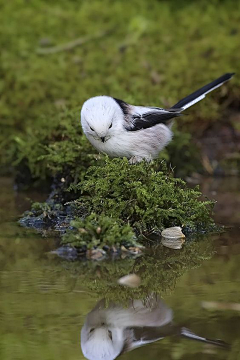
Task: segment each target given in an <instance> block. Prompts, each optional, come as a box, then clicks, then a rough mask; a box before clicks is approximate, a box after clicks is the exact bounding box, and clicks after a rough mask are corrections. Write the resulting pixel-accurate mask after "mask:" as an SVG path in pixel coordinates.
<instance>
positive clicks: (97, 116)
mask: <svg viewBox="0 0 240 360" xmlns="http://www.w3.org/2000/svg"><path fill="white" fill-rule="evenodd" d="M123 121H124V114H123V112H122V110H121V108H120V106H119V105H118V103H117V102H116V101H115V100H114V99H113V98H112V97H110V96H96V97H93V98H90V99H88V100H87V101H85V103H84V104H83V107H82V110H81V124H82V128H83V131H84V133H85V134H86V136H87V137H93V138H94V139H95V140H99V141H101V142H103V143H104V142H106V141H107V140H109V139H110V138H111V137H112V136H114V135H115V134H116V133H118V132H119V130H120V129H122V124H123Z"/></svg>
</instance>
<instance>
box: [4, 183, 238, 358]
mask: <svg viewBox="0 0 240 360" xmlns="http://www.w3.org/2000/svg"><path fill="white" fill-rule="evenodd" d="M0 186H1V193H0V204H1V207H0V218H1V221H0V359H1V360H15V359H16V360H18V359H19V360H23V359H24V360H28V359H31V360H32V359H35V360H40V359H41V360H43V359H44V360H53V359H64V360H65V359H69V360H76V359H83V358H84V357H83V354H82V351H81V346H80V333H81V329H82V327H83V324H84V322H85V316H86V315H87V314H88V313H89V312H90V311H92V309H93V308H94V307H95V306H96V304H97V303H98V301H100V300H101V299H102V298H103V297H104V296H105V294H107V291H108V290H107V287H106V284H107V286H109V289H110V291H109V293H111V286H112V283H114V284H115V278H114V276H116V273H117V272H118V271H119V275H122V273H123V270H122V268H121V267H120V265H118V266H117V267H115V270H114V271H115V273H114V275H113V273H112V272H111V264H109V265H108V266H109V268H108V279H107V282H106V281H105V283H104V284H105V285H104V286H105V288H103V289H102V290H101V289H97V284H98V282H99V281H100V279H102V277H103V275H102V274H103V270H102V269H101V266H100V265H96V264H95V265H93V271H92V272H91V279H89V283H90V282H92V283H93V284H95V288H96V289H97V290H91V289H90V287H89V286H88V277H87V275H86V277H85V278H84V279H83V277H82V276H81V273H78V272H77V271H76V269H75V270H74V271H73V269H71V264H70V265H68V264H66V262H62V261H61V260H60V259H57V258H53V257H52V256H51V255H49V253H48V252H49V251H50V250H51V249H54V248H55V246H56V240H55V239H49V238H41V237H40V236H39V235H38V234H36V233H34V232H32V231H29V230H25V229H23V228H20V227H19V226H18V225H17V224H16V222H15V220H16V218H17V217H18V216H19V214H20V213H21V212H22V211H23V210H25V209H26V208H28V207H29V206H30V202H29V200H28V199H27V198H29V197H32V198H34V199H35V200H36V199H37V200H41V196H40V195H39V194H37V193H35V194H34V193H31V194H26V193H25V194H16V193H14V191H13V190H12V188H13V187H12V183H11V180H9V179H1V181H0ZM202 190H203V192H204V193H205V194H206V195H208V196H209V197H211V198H214V199H217V201H218V202H217V204H216V211H215V219H216V220H217V221H218V222H220V223H222V224H225V225H227V226H232V228H229V230H228V231H227V232H226V233H223V234H221V235H219V236H217V237H216V236H215V237H214V238H212V239H205V240H202V241H200V242H199V245H198V244H195V245H194V244H191V243H190V242H189V244H186V245H184V247H183V249H182V250H171V249H166V248H165V249H164V248H163V247H161V248H160V251H159V252H157V253H156V254H155V255H154V256H155V258H152V261H151V255H149V258H148V259H149V264H148V267H146V273H147V272H148V278H147V277H146V279H144V281H145V289H144V291H143V292H142V299H141V300H143V302H141V301H138V302H137V300H138V299H137V298H136V293H134V295H133V294H131V290H126V293H127V294H125V293H124V292H123V290H122V288H121V291H119V292H118V293H117V295H116V296H115V302H113V303H111V305H110V307H109V308H108V311H107V312H106V310H104V308H102V307H103V305H101V304H102V303H103V302H101V303H100V309H99V308H97V309H95V310H94V311H93V312H92V313H91V315H90V317H89V318H88V321H90V323H91V324H90V325H89V324H88V322H86V324H85V328H84V329H85V330H83V331H86V333H88V331H90V330H92V329H94V330H92V332H91V333H92V334H94V332H95V335H96V336H95V338H96V337H97V336H98V337H100V338H104V337H105V336H107V337H108V336H111V337H112V339H113V341H114V340H115V336H116V334H115V332H116V331H117V330H118V335H117V336H118V338H119V339H120V338H121V340H119V343H118V344H117V345H116V347H115V351H116V352H117V351H118V347H121V346H122V344H123V343H125V350H130V349H134V350H133V351H130V352H126V353H124V354H123V355H121V358H122V359H140V360H141V359H146V358H147V359H158V360H159V359H172V360H179V359H195V360H199V359H206V360H209V359H229V360H233V359H234V360H239V359H240V235H239V230H240V228H239V227H240V179H238V178H228V179H227V178H226V179H217V180H213V179H209V180H208V179H207V180H205V181H204V183H203V184H202ZM209 244H210V245H211V246H210V248H209V250H208V251H205V250H204V249H205V248H206V247H208V246H209ZM175 254H185V255H186V256H185V257H184V256H182V257H181V255H175ZM164 256H168V258H169V259H170V260H169V262H167V263H166V262H164V266H163V265H161V266H162V267H165V268H164V271H165V272H163V273H162V274H163V275H161V276H162V278H161V277H158V276H160V275H159V274H158V273H160V272H161V270H162V269H161V266H160V265H159V266H158V265H157V264H158V262H157V258H159V259H160V258H161V257H164ZM187 256H189V258H187ZM186 258H187V259H188V262H191V266H188V264H187V263H186ZM196 259H198V260H196ZM160 264H163V262H161V263H160ZM153 265H154V266H155V265H156V266H155V270H154V271H153V270H152V268H151V266H153ZM81 266H82V265H81ZM86 266H88V265H86ZM149 266H150V269H151V270H150V271H148V269H149ZM166 266H167V270H166ZM176 269H177V270H176ZM88 274H89V272H88ZM93 274H95V277H94V279H95V280H94V279H93ZM175 275H176V276H175ZM142 276H143V278H144V274H142ZM174 276H175V277H174ZM156 279H157V281H159V287H158V283H156ZM158 279H162V280H158ZM83 280H84V281H83ZM168 282H169V283H168ZM153 284H154V286H155V289H158V290H160V291H159V293H161V289H163V288H164V291H162V299H161V300H160V297H159V296H158V297H157V296H155V295H154V294H153V293H152V288H151V286H153ZM163 285H164V286H163ZM168 285H169V289H168ZM148 286H149V290H151V291H148ZM92 288H94V286H92ZM95 288H94V289H95ZM114 289H116V287H115V288H114ZM114 289H113V291H115V290H114ZM118 296H119V299H117V297H118ZM124 296H126V299H127V298H128V297H129V300H126V299H125V300H126V301H125V307H124V306H122V305H121V304H120V305H117V300H119V303H121V302H122V298H123V297H124ZM131 297H132V299H130V298H131ZM133 298H134V299H135V301H134V300H133ZM106 323H108V325H106ZM88 326H89V328H88ZM104 327H105V328H106V327H107V330H106V334H105V333H104V330H103V329H104ZM97 328H98V330H96V329H97ZM183 328H187V329H190V330H191V331H192V332H193V333H194V334H197V335H199V336H202V337H204V338H209V339H214V340H216V339H221V340H222V341H224V342H225V343H228V344H231V348H230V349H226V348H224V347H221V346H213V345H211V344H207V343H204V342H200V341H197V340H191V339H189V338H183V337H181V336H179V334H180V332H181V329H183ZM116 329H117V330H116ZM96 331H98V333H96ZM108 331H110V332H108ZM85 335H86V334H85ZM170 335H171V336H170ZM83 336H84V333H83ZM161 337H162V338H163V339H161V340H158V341H154V340H156V339H158V338H161ZM97 341H98V342H97V343H96V342H95V343H94V342H92V344H91V345H90V351H91V350H92V352H94V351H95V352H96V349H95V348H94V347H96V348H97V349H99V356H97V357H95V358H96V359H97V358H99V359H111V358H113V357H112V356H111V354H112V352H111V351H110V350H109V348H108V349H107V350H106V349H105V350H106V351H105V350H104V351H105V353H106V352H107V351H109V355H106V356H105V357H101V354H102V353H103V352H104V351H103V349H102V348H103V345H102V343H101V342H99V340H97ZM141 341H142V345H143V344H144V343H149V342H150V341H154V342H152V343H149V344H148V345H145V346H140V347H137V346H139V345H141V344H140V342H141Z"/></svg>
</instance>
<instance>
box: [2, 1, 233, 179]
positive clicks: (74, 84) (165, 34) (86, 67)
mask: <svg viewBox="0 0 240 360" xmlns="http://www.w3.org/2000/svg"><path fill="white" fill-rule="evenodd" d="M239 6H240V5H239V4H238V2H236V1H231V0H228V1H220V0H212V1H211V2H210V1H207V0H203V1H199V2H191V1H177V0H171V1H155V0H154V1H152V2H151V3H148V2H147V1H145V0H138V1H131V2H129V1H126V0H123V1H114V2H112V1H109V0H103V1H99V0H94V1H91V2H88V1H81V2H76V1H68V2H66V1H63V0H60V1H58V2H56V1H51V2H48V1H46V0H34V1H31V2H29V3H26V2H25V1H24V0H18V1H14V2H5V3H4V4H2V7H1V13H0V20H1V35H0V45H1V55H0V56H1V63H0V74H1V81H0V91H1V102H0V118H1V133H0V158H1V160H0V161H1V168H0V169H1V170H2V171H5V172H6V171H7V170H8V171H9V169H10V170H14V169H16V167H18V168H19V167H20V173H21V177H23V175H25V174H26V173H27V172H29V171H30V174H31V176H32V178H35V179H36V178H39V176H42V177H43V176H52V175H53V173H52V169H54V170H62V168H65V169H67V170H66V171H68V166H69V164H73V163H74V162H75V160H78V164H79V161H80V160H81V161H85V163H86V162H88V166H89V165H90V164H91V162H90V159H91V154H92V153H94V150H93V149H91V148H90V146H89V145H88V144H87V142H86V141H85V140H84V139H78V137H79V134H80V131H79V112H80V108H81V105H82V104H83V102H84V101H85V100H86V99H87V98H89V97H92V96H95V95H101V94H105V95H111V96H115V97H117V98H120V99H123V100H126V101H128V102H130V103H135V104H139V105H141V104H142V105H147V104H148V105H153V106H165V107H169V106H171V105H172V104H174V103H176V102H177V101H178V100H179V99H180V98H182V97H184V96H186V95H188V94H189V93H191V92H192V91H194V90H195V89H197V88H199V87H200V86H202V85H204V84H205V83H208V82H209V81H211V80H213V79H214V78H217V77H219V76H220V75H222V74H223V73H225V72H236V73H237V74H239V73H240V71H239V68H240V63H239V56H238V54H239V32H240V15H239V14H240V11H239V10H240V9H239ZM136 9H137V12H136ZM9 19H11V21H9ZM229 19H231V20H229ZM86 36H87V37H88V38H87V39H88V40H87V41H86ZM96 36H97V38H96ZM91 37H92V40H91ZM79 38H80V39H83V40H84V41H83V42H82V45H79V46H75V47H72V48H71V49H69V48H68V47H66V46H65V47H64V46H63V47H62V48H61V47H60V50H61V51H52V49H53V50H54V49H55V50H56V47H57V49H59V48H58V46H59V45H60V46H61V45H66V44H68V43H69V42H70V43H71V42H72V41H73V40H76V39H79ZM80 43H81V41H80ZM239 79H240V77H239V76H236V77H235V78H234V79H233V80H232V81H231V83H230V84H227V85H226V86H224V87H222V88H221V89H218V90H216V91H215V92H214V93H213V94H211V96H209V97H208V98H206V99H205V100H204V101H202V102H201V103H200V104H198V105H196V106H195V107H193V108H192V109H191V111H189V112H188V115H187V116H184V117H182V118H181V119H179V121H177V123H178V129H180V130H181V131H180V132H179V130H178V131H177V132H176V130H175V133H176V136H175V138H174V141H173V143H172V145H171V146H170V147H168V148H167V150H166V151H165V152H164V156H165V157H166V158H167V159H168V160H169V159H170V161H171V164H172V165H173V167H175V169H177V170H178V173H179V174H180V175H182V174H186V173H191V172H192V171H195V170H196V169H198V170H199V169H201V157H200V154H199V152H197V151H196V149H195V151H194V150H193V145H190V144H193V142H192V140H191V135H190V134H195V135H197V137H200V138H201V139H202V138H203V137H204V134H205V133H204V131H205V130H206V129H208V128H209V127H211V126H213V125H215V126H217V127H218V128H217V129H216V130H215V133H216V132H217V131H218V129H219V126H220V127H221V126H222V124H223V123H224V124H225V123H228V124H229V126H230V128H233V130H234V131H236V132H238V131H239V121H238V120H237V119H236V118H235V120H234V119H233V117H232V116H230V115H231V114H232V112H234V111H235V110H238V109H239V96H240V86H239V85H240V80H239ZM69 112H70V113H71V114H70V113H69ZM233 115H234V114H233ZM71 117H72V118H73V121H72V122H71V119H70V118H71ZM68 122H70V123H71V124H72V125H71V126H70V125H68ZM83 149H84V152H83ZM232 151H234V149H232ZM236 152H237V151H235V153H236ZM226 153H227V151H224V152H223V154H226ZM56 154H57V155H56ZM45 155H47V158H45V159H44V160H43V159H42V156H45ZM89 156H90V157H89ZM209 156H210V155H209ZM196 159H197V160H196ZM48 160H49V163H48ZM210 160H211V159H210ZM213 160H214V159H213ZM9 166H10V167H9ZM25 177H26V175H25ZM32 178H31V180H32Z"/></svg>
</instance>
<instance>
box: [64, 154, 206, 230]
mask: <svg viewBox="0 0 240 360" xmlns="http://www.w3.org/2000/svg"><path fill="white" fill-rule="evenodd" d="M71 190H78V191H81V193H82V195H81V196H80V197H79V198H78V199H77V200H75V201H74V206H75V208H76V211H77V209H80V208H81V207H82V206H85V207H86V208H87V209H88V212H89V213H91V212H94V213H96V214H104V215H106V216H109V217H113V218H116V219H119V220H120V221H122V222H124V223H129V224H130V225H131V226H132V227H133V228H134V229H135V230H136V231H137V233H138V234H140V233H151V232H153V231H159V230H162V229H163V228H166V227H169V226H182V227H186V228H188V229H192V230H195V231H199V230H200V229H202V230H203V229H205V230H207V229H209V227H210V226H212V225H213V221H212V219H211V212H212V208H213V202H211V201H200V200H199V197H200V196H201V193H200V192H199V191H198V189H189V188H187V186H186V183H185V182H184V181H183V180H181V179H177V178H174V177H173V176H172V174H171V173H170V172H169V171H168V170H167V168H166V165H165V162H163V161H155V162H152V163H146V162H141V163H140V164H136V165H134V166H131V165H129V163H128V160H127V159H126V158H125V159H119V158H118V159H113V160H110V159H108V158H106V161H105V165H104V166H92V167H90V168H89V170H88V171H87V174H86V176H85V178H84V180H83V181H81V182H80V183H78V184H77V185H75V186H71Z"/></svg>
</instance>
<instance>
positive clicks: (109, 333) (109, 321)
mask: <svg viewBox="0 0 240 360" xmlns="http://www.w3.org/2000/svg"><path fill="white" fill-rule="evenodd" d="M171 335H177V336H182V337H185V338H188V339H192V340H196V341H202V342H205V343H208V344H213V345H216V346H221V347H225V348H228V347H229V345H228V344H226V343H225V342H223V341H221V340H210V339H206V338H203V337H200V336H198V335H196V334H194V333H193V332H191V331H190V330H188V329H186V328H183V327H181V326H178V325H176V324H174V323H173V313H172V310H171V309H170V308H169V307H168V306H167V305H166V304H165V303H164V302H163V301H162V300H161V299H159V298H158V297H157V296H155V295H151V296H149V297H148V298H146V299H145V300H144V301H142V300H131V301H129V305H128V306H127V307H122V306H120V305H118V304H115V303H110V304H109V305H108V307H106V303H105V300H104V299H102V300H100V301H99V302H98V303H97V305H96V306H95V307H94V309H93V310H92V311H91V312H90V313H89V314H88V315H87V316H86V319H85V323H84V325H83V327H82V331H81V347H82V352H83V355H84V356H85V357H86V358H87V359H89V360H98V359H103V360H113V359H116V358H117V357H118V356H119V355H121V354H123V353H125V352H127V351H130V350H133V349H135V348H137V347H139V346H143V345H146V344H149V343H152V342H154V341H157V340H160V339H163V338H165V337H166V336H171Z"/></svg>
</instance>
